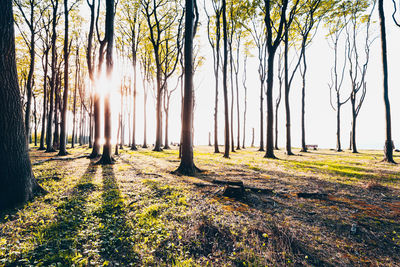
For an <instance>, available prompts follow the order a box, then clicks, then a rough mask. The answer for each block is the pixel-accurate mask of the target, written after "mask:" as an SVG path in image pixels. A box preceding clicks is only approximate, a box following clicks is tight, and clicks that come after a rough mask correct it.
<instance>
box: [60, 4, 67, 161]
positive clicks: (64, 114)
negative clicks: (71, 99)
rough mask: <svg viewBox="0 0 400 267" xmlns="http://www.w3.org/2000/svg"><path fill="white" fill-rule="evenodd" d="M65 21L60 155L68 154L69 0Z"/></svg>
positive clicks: (65, 8)
mask: <svg viewBox="0 0 400 267" xmlns="http://www.w3.org/2000/svg"><path fill="white" fill-rule="evenodd" d="M64 23H65V29H64V30H65V33H64V96H63V105H62V109H61V134H60V151H59V153H58V155H59V156H65V155H67V154H68V153H67V141H68V140H67V138H68V135H67V110H68V90H69V88H68V81H69V79H68V78H69V77H68V74H69V66H68V63H69V62H68V61H69V60H68V58H69V51H68V42H69V40H68V0H64Z"/></svg>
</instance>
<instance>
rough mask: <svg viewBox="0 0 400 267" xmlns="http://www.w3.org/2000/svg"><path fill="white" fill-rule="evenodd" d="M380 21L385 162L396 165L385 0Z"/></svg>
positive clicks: (380, 8) (380, 0)
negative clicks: (390, 99)
mask: <svg viewBox="0 0 400 267" xmlns="http://www.w3.org/2000/svg"><path fill="white" fill-rule="evenodd" d="M378 9H379V20H380V26H381V46H382V70H383V100H384V103H385V117H386V141H385V149H384V161H387V162H390V163H395V162H394V159H393V141H392V122H391V115H390V101H389V88H388V87H389V85H388V65H387V44H386V25H385V12H384V9H383V0H379V1H378Z"/></svg>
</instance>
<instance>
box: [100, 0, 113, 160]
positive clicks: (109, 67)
mask: <svg viewBox="0 0 400 267" xmlns="http://www.w3.org/2000/svg"><path fill="white" fill-rule="evenodd" d="M105 28H106V29H105V37H104V40H105V41H106V44H107V48H106V76H107V79H108V80H111V78H112V71H113V44H114V0H106V22H105ZM111 89H112V88H108V92H107V94H106V95H105V97H104V139H105V143H104V145H103V154H102V156H101V159H100V161H99V163H100V164H103V165H105V164H112V163H113V161H114V160H113V158H112V157H111V153H112V151H111V149H112V148H111V107H110V91H111Z"/></svg>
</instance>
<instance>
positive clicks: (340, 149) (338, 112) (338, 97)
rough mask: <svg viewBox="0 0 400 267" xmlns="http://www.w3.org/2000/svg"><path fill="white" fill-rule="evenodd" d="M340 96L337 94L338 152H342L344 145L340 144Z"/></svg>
mask: <svg viewBox="0 0 400 267" xmlns="http://www.w3.org/2000/svg"><path fill="white" fill-rule="evenodd" d="M341 107H342V105H341V104H340V95H339V94H337V107H336V151H337V152H342V151H343V150H342V143H341V142H340V108H341Z"/></svg>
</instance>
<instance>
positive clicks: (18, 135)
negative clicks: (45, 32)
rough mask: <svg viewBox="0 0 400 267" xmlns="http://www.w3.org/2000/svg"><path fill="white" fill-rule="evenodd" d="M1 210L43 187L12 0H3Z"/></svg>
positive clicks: (0, 3)
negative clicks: (23, 92) (29, 129)
mask: <svg viewBox="0 0 400 267" xmlns="http://www.w3.org/2000/svg"><path fill="white" fill-rule="evenodd" d="M0 10H1V13H0V36H1V38H0V102H1V104H0V129H1V131H0V162H1V166H2V167H1V168H0V211H1V210H4V209H7V208H12V207H15V206H16V205H19V204H22V203H23V202H25V201H27V200H29V199H31V198H32V197H33V196H34V194H35V192H37V191H40V190H41V188H40V186H39V185H38V183H37V182H36V180H35V178H34V175H33V173H32V168H31V162H30V159H29V153H28V144H27V139H26V131H25V128H24V119H23V112H22V103H21V97H20V91H19V88H18V74H17V66H16V62H15V41H14V18H13V12H12V1H11V0H3V1H0Z"/></svg>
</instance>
